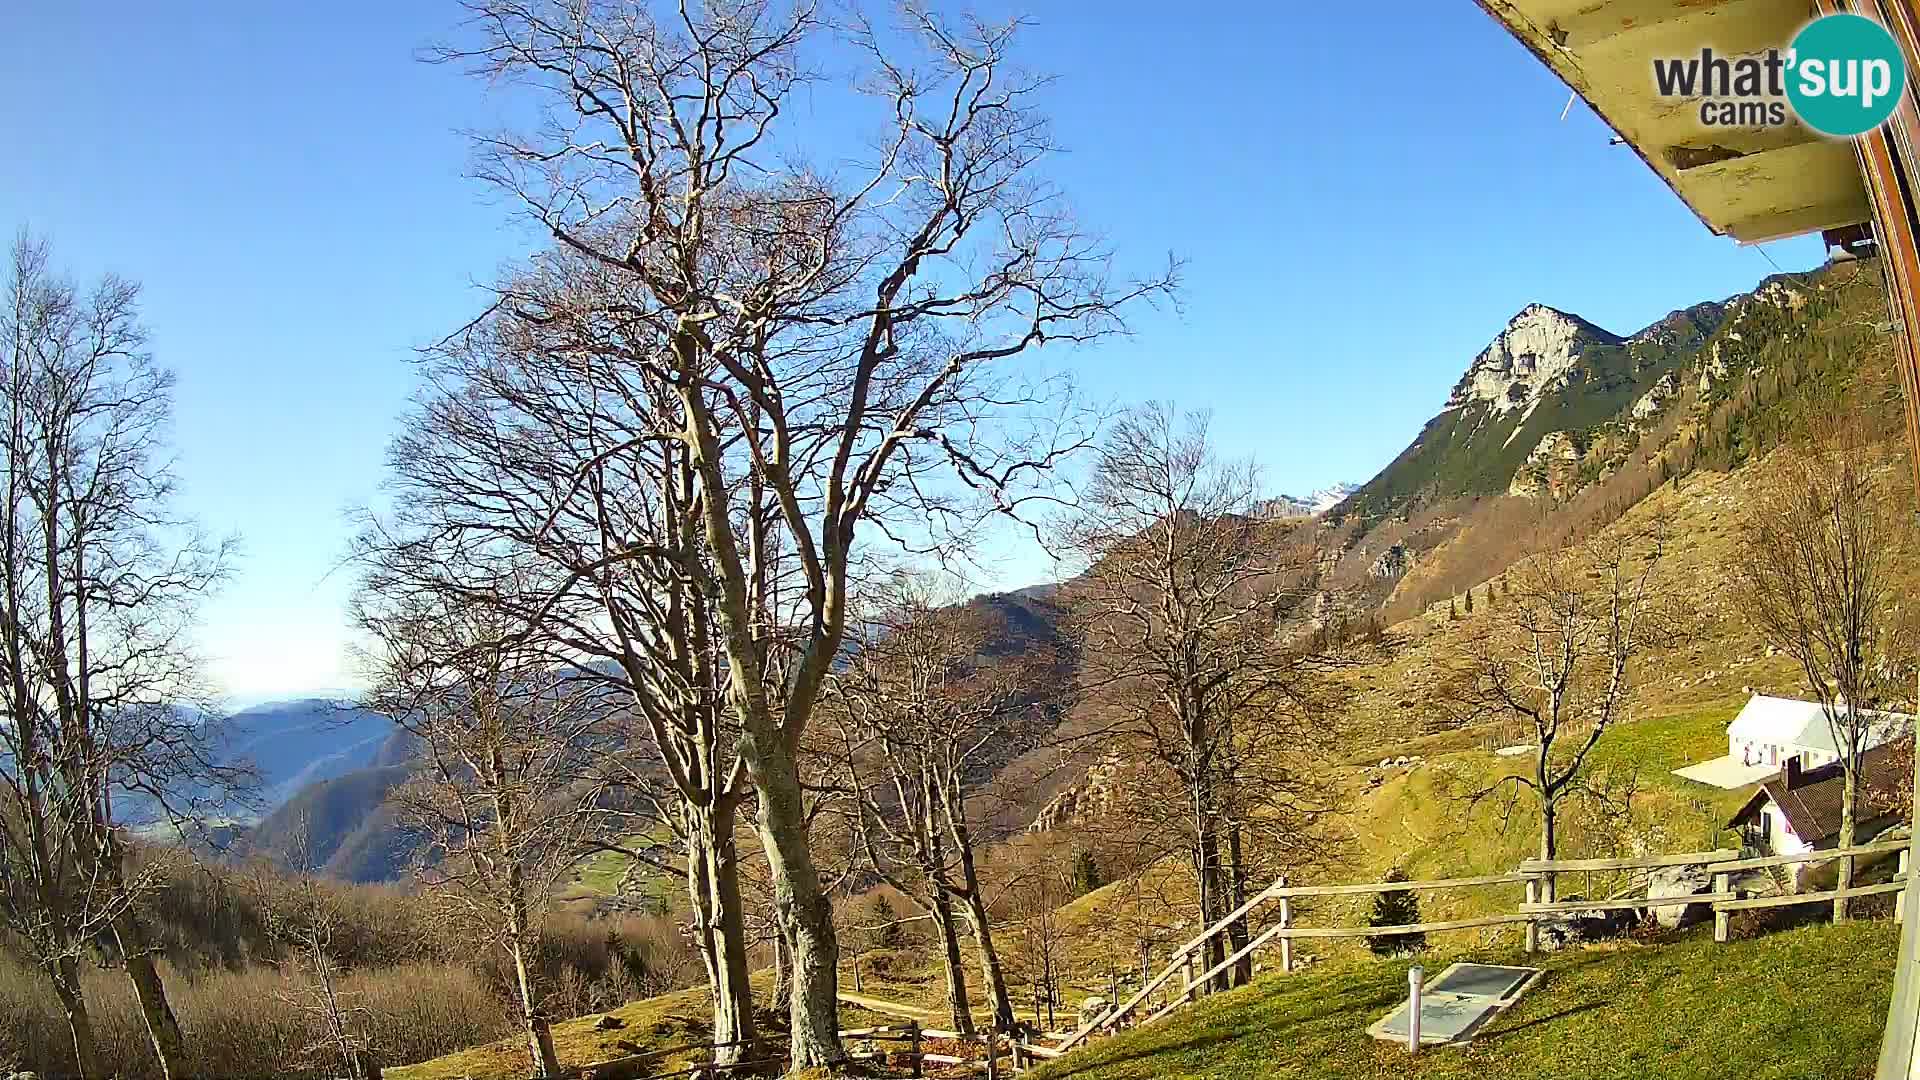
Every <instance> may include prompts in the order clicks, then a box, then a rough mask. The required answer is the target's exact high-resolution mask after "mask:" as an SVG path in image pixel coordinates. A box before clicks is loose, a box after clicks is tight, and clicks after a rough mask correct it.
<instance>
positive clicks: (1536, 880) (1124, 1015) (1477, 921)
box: [1056, 840, 1909, 1053]
mask: <svg viewBox="0 0 1920 1080" xmlns="http://www.w3.org/2000/svg"><path fill="white" fill-rule="evenodd" d="M1908 850H1909V842H1908V841H1906V840H1892V841H1884V842H1881V843H1876V844H1863V845H1858V846H1855V847H1851V848H1846V849H1844V850H1833V849H1830V850H1825V851H1810V852H1806V853H1804V854H1800V855H1771V856H1765V857H1761V858H1752V859H1742V858H1741V857H1740V853H1739V852H1738V851H1730V850H1726V849H1720V850H1716V851H1697V852H1686V853H1682V854H1677V855H1652V856H1644V857H1641V858H1633V859H1558V860H1552V861H1542V860H1537V859H1531V860H1528V861H1526V862H1523V863H1521V864H1520V866H1519V867H1518V868H1516V869H1515V870H1514V872H1513V873H1510V874H1493V875H1488V876H1485V877H1464V878H1441V879H1437V880H1430V881H1381V882H1369V883H1366V884H1358V885H1311V886H1290V885H1288V884H1287V879H1286V878H1284V877H1283V878H1281V879H1279V880H1278V881H1275V882H1274V883H1273V884H1272V885H1270V886H1268V887H1267V888H1266V889H1263V890H1262V891H1261V892H1260V893H1259V894H1258V895H1256V896H1254V897H1252V898H1251V899H1249V900H1248V901H1247V902H1246V903H1244V904H1241V905H1240V906H1239V907H1237V908H1235V909H1234V910H1233V911H1231V912H1229V913H1227V915H1226V916H1224V917H1223V918H1221V919H1220V920H1219V921H1218V922H1216V923H1214V924H1213V925H1212V926H1210V927H1208V928H1207V929H1206V930H1204V931H1202V932H1201V933H1200V934H1199V935H1197V936H1195V937H1194V938H1193V939H1192V940H1190V941H1188V942H1187V943H1186V944H1184V945H1182V946H1181V947H1180V948H1178V949H1176V950H1175V951H1174V952H1173V954H1172V956H1171V957H1170V959H1169V962H1168V963H1167V965H1166V966H1165V967H1163V968H1161V969H1160V971H1159V973H1158V974H1156V975H1154V976H1153V977H1152V978H1151V979H1149V980H1147V981H1146V982H1145V983H1144V984H1143V985H1142V986H1141V987H1140V989H1139V990H1138V991H1136V992H1135V993H1134V994H1133V996H1131V997H1129V998H1128V999H1127V1000H1126V1001H1124V1002H1121V1003H1120V1004H1119V1005H1118V1007H1116V1008H1113V1009H1110V1010H1109V1011H1108V1012H1106V1013H1105V1014H1104V1015H1102V1016H1100V1017H1099V1018H1097V1019H1095V1020H1093V1021H1091V1022H1089V1023H1087V1024H1086V1025H1084V1026H1082V1027H1081V1028H1080V1029H1079V1030H1077V1031H1075V1032H1074V1033H1073V1034H1072V1035H1070V1036H1068V1037H1067V1038H1066V1039H1065V1041H1064V1042H1062V1043H1061V1044H1060V1045H1059V1046H1058V1047H1057V1048H1056V1049H1057V1051H1058V1052H1062V1053H1063V1052H1065V1051H1067V1050H1071V1049H1073V1048H1074V1047H1076V1046H1079V1045H1080V1044H1082V1043H1084V1042H1085V1041H1087V1040H1088V1039H1089V1038H1091V1037H1093V1036H1094V1035H1097V1034H1101V1033H1104V1032H1110V1031H1113V1030H1115V1029H1117V1028H1120V1027H1122V1026H1134V1025H1133V1024H1129V1023H1128V1022H1129V1020H1131V1019H1133V1018H1134V1017H1135V1016H1136V1015H1137V1014H1139V1013H1140V1012H1142V1011H1143V1008H1144V1007H1146V1006H1147V1005H1148V1002H1149V1001H1150V1000H1151V999H1152V997H1153V995H1154V994H1155V993H1156V992H1158V991H1161V990H1162V988H1163V987H1166V986H1167V985H1168V984H1169V983H1171V982H1172V981H1173V979H1174V978H1175V976H1180V977H1181V978H1182V983H1181V986H1180V989H1179V990H1177V991H1174V992H1173V993H1172V994H1171V995H1170V1000H1166V1001H1164V1002H1163V1003H1162V1004H1161V1005H1160V1006H1159V1007H1158V1008H1155V1009H1153V1011H1151V1012H1148V1013H1146V1015H1145V1017H1144V1018H1143V1019H1139V1020H1138V1021H1136V1023H1138V1024H1150V1023H1153V1022H1154V1021H1155V1020H1158V1019H1160V1018H1161V1017H1163V1016H1166V1015H1167V1014H1169V1013H1171V1012H1173V1011H1175V1010H1177V1009H1179V1008H1180V1007H1181V1006H1183V1005H1186V1004H1188V1003H1190V1002H1191V1001H1192V1000H1193V999H1194V997H1195V995H1196V994H1198V993H1201V992H1202V991H1203V990H1204V988H1205V987H1206V986H1207V985H1208V984H1209V983H1210V982H1211V981H1212V980H1213V979H1214V978H1215V977H1216V976H1218V975H1219V974H1220V973H1222V972H1224V971H1227V970H1229V969H1230V968H1232V967H1233V966H1234V965H1235V964H1238V963H1239V962H1241V961H1242V960H1244V959H1245V958H1246V957H1248V956H1249V955H1251V954H1252V953H1254V952H1255V951H1256V950H1258V949H1261V948H1264V947H1265V946H1267V945H1269V944H1271V943H1273V942H1275V941H1278V942H1279V944H1280V969H1281V970H1282V971H1288V972H1290V971H1292V970H1293V969H1294V966H1295V964H1294V956H1293V942H1295V941H1297V940H1303V939H1317V940H1326V939H1338V938H1374V937H1384V936H1399V935H1403V934H1432V933H1444V932H1448V931H1454V930H1475V929H1482V928H1486V927H1493V926H1506V925H1519V926H1522V927H1523V928H1524V934H1525V946H1526V949H1527V951H1528V952H1533V951H1536V950H1538V948H1539V947H1540V929H1541V926H1542V925H1543V924H1545V923H1547V922H1549V921H1554V920H1555V917H1556V916H1563V915H1569V914H1575V913H1581V912H1597V911H1625V910H1630V909H1645V908H1656V907H1683V906H1685V907H1691V906H1695V905H1705V906H1711V907H1712V909H1713V914H1714V940H1715V941H1719V942H1725V941H1726V940H1728V937H1729V917H1730V916H1731V914H1732V913H1733V912H1736V911H1747V910H1753V909H1756V908H1773V907H1789V906H1798V905H1802V904H1815V903H1821V902H1829V903H1830V902H1832V901H1833V900H1836V899H1839V898H1841V897H1861V896H1878V895H1882V894H1888V893H1898V892H1899V891H1900V890H1902V889H1904V888H1905V887H1906V881H1907V858H1908V855H1907V853H1908ZM1895 852H1898V853H1899V856H1900V864H1899V871H1898V873H1897V874H1896V875H1895V877H1894V879H1893V880H1892V881H1888V882H1884V883H1879V884H1873V885H1860V886H1855V887H1853V888H1851V889H1847V890H1844V891H1842V890H1838V889H1830V890H1825V891H1821V892H1807V893H1789V894H1784V895H1779V896H1751V897H1750V896H1747V895H1745V894H1744V893H1743V892H1740V891H1738V890H1736V889H1735V888H1734V887H1733V883H1734V875H1736V874H1739V873H1743V872H1746V871H1751V870H1761V869H1767V868H1772V867H1781V866H1792V865H1796V864H1800V863H1810V862H1829V861H1831V860H1835V859H1848V860H1854V859H1859V858H1862V857H1867V856H1874V855H1889V854H1893V853H1895ZM1679 867H1700V868H1701V869H1703V870H1708V871H1710V872H1711V874H1712V878H1711V884H1710V886H1709V890H1710V891H1708V892H1702V893H1691V894H1686V895H1678V896H1669V897H1658V898H1652V899H1649V898H1648V897H1645V896H1622V897H1614V898H1611V899H1603V900H1586V899H1582V900H1569V901H1557V900H1555V899H1554V897H1556V896H1557V895H1558V889H1557V886H1558V884H1559V881H1560V879H1561V878H1562V877H1563V876H1566V875H1571V874H1580V873H1584V874H1589V875H1590V874H1593V873H1596V872H1623V871H1624V872H1634V871H1651V870H1658V869H1668V868H1679ZM1510 885H1520V886H1522V888H1523V892H1524V898H1523V900H1522V902H1521V903H1520V904H1519V905H1518V907H1517V908H1516V909H1515V910H1514V911H1512V912H1510V913H1501V914H1494V915H1484V916H1479V917H1476V918H1468V919H1446V920H1438V921H1433V922H1419V923H1404V924H1400V925H1396V926H1296V925H1295V924H1294V920H1293V916H1294V910H1293V901H1294V900H1296V899H1300V898H1306V897H1328V896H1365V895H1373V894H1379V893H1398V892H1426V891H1434V890H1442V889H1476V888H1497V887H1503V886H1510ZM1276 901H1277V902H1278V904H1279V910H1278V917H1277V919H1276V920H1275V922H1274V923H1273V925H1271V926H1269V927H1268V928H1267V929H1265V930H1263V931H1261V932H1260V933H1258V934H1256V935H1254V936H1253V937H1252V938H1251V939H1249V940H1248V942H1247V943H1246V944H1245V945H1243V946H1241V947H1239V948H1237V949H1235V950H1233V952H1232V953H1231V954H1229V955H1228V956H1227V957H1226V958H1225V959H1223V960H1221V961H1219V962H1218V963H1215V964H1214V965H1213V966H1212V967H1210V968H1208V969H1207V970H1206V971H1204V972H1202V973H1200V974H1197V975H1196V974H1195V973H1194V970H1193V969H1194V968H1195V966H1197V965H1196V963H1195V960H1196V958H1197V957H1199V956H1202V955H1205V953H1206V951H1207V950H1208V947H1209V946H1210V944H1211V943H1212V942H1213V941H1214V939H1216V938H1221V937H1224V936H1225V935H1226V934H1227V932H1228V928H1229V927H1231V926H1233V924H1234V923H1236V922H1237V921H1239V920H1240V919H1242V918H1245V917H1248V916H1250V915H1252V914H1253V913H1254V911H1255V910H1256V909H1258V908H1260V907H1262V906H1264V905H1267V904H1269V903H1273V902H1276ZM1895 911H1896V917H1897V913H1898V908H1897V907H1896V909H1895Z"/></svg>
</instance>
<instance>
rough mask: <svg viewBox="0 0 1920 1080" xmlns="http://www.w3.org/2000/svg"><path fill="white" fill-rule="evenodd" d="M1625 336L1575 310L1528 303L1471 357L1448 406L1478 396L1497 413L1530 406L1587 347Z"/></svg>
mask: <svg viewBox="0 0 1920 1080" xmlns="http://www.w3.org/2000/svg"><path fill="white" fill-rule="evenodd" d="M1625 340H1626V339H1624V338H1622V337H1620V336H1618V335H1616V334H1611V333H1608V332H1607V331H1605V330H1602V329H1600V328H1599V327H1597V326H1595V325H1593V324H1592V323H1590V322H1588V321H1587V320H1585V319H1582V318H1581V317H1579V316H1578V315H1569V314H1568V313H1566V312H1564V311H1561V310H1559V309H1558V308H1551V307H1548V306H1547V305H1545V304H1528V305H1527V306H1526V307H1524V308H1521V309H1520V313H1519V314H1518V315H1515V316H1514V317H1513V318H1512V319H1511V320H1509V321H1508V322H1507V326H1506V329H1504V330H1502V331H1501V332H1500V335H1499V336H1498V337H1496V338H1494V339H1493V342H1492V343H1491V344H1489V345H1488V346H1487V347H1486V348H1485V349H1483V350H1481V352H1480V355H1479V356H1476V357H1474V360H1473V363H1472V364H1471V365H1469V366H1468V367H1467V373H1466V374H1465V375H1463V376H1461V378H1460V382H1459V383H1458V384H1457V385H1455V386H1454V388H1453V394H1452V396H1450V397H1449V398H1448V399H1447V408H1449V409H1457V408H1460V407H1461V406H1464V405H1469V404H1472V403H1473V402H1476V401H1484V402H1487V403H1488V404H1490V405H1491V406H1492V407H1493V411H1494V412H1495V413H1498V414H1504V413H1508V412H1512V411H1514V410H1515V409H1525V408H1528V407H1530V406H1532V405H1533V404H1534V403H1536V402H1538V401H1539V400H1540V399H1541V398H1542V397H1544V396H1545V395H1546V394H1548V393H1550V392H1552V391H1554V390H1557V389H1559V388H1560V387H1563V386H1565V385H1566V384H1567V382H1568V379H1569V376H1571V375H1572V374H1573V373H1574V372H1575V371H1577V370H1578V369H1579V367H1580V358H1581V356H1582V354H1584V353H1585V352H1586V351H1587V350H1588V349H1590V348H1592V347H1594V346H1596V345H1619V344H1621V343H1622V342H1623V341H1625Z"/></svg>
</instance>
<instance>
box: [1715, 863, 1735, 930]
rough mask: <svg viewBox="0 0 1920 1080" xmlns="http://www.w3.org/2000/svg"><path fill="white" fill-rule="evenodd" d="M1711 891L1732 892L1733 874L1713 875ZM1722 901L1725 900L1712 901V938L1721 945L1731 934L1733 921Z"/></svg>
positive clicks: (1730, 913) (1731, 914)
mask: <svg viewBox="0 0 1920 1080" xmlns="http://www.w3.org/2000/svg"><path fill="white" fill-rule="evenodd" d="M1713 891H1714V892H1717V893H1729V892H1732V891H1733V875H1732V874H1728V873H1719V874H1715V875H1713ZM1724 903H1725V901H1723V900H1716V901H1714V903H1713V940H1715V941H1717V942H1719V943H1720V944H1722V945H1725V944H1726V943H1727V939H1728V937H1730V936H1731V934H1730V927H1731V926H1732V923H1733V913H1732V912H1730V911H1728V910H1727V909H1726V908H1724V907H1722V906H1721V905H1722V904H1724Z"/></svg>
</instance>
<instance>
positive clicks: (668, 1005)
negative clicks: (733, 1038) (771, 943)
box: [385, 972, 897, 1080]
mask: <svg viewBox="0 0 1920 1080" xmlns="http://www.w3.org/2000/svg"><path fill="white" fill-rule="evenodd" d="M765 974H766V973H764V972H763V973H761V976H757V977H756V979H755V983H754V990H755V992H756V993H757V994H758V993H763V992H765V991H766V990H767V986H766V985H765V978H764V976H765ZM609 1017H610V1018H611V1026H609V1024H608V1021H607V1018H609ZM710 1017H711V1013H710V1012H709V1011H708V1006H707V992H706V990H705V989H704V988H701V989H695V990H682V991H680V992H679V993H676V994H667V995H664V996H662V997H656V998H647V999H645V1000H643V1001H635V1002H631V1003H629V1004H627V1005H623V1006H621V1007H620V1008H617V1009H613V1010H611V1011H609V1012H606V1013H594V1014H593V1015H591V1016H583V1017H580V1018H579V1019H576V1020H569V1021H567V1022H565V1023H561V1024H555V1025H554V1028H553V1047H554V1052H555V1053H556V1054H558V1055H559V1058H560V1064H561V1065H563V1066H565V1067H568V1068H578V1067H579V1066H582V1065H591V1064H593V1063H595V1062H600V1061H610V1060H613V1059H615V1058H622V1057H629V1056H632V1055H635V1054H651V1053H655V1052H663V1053H662V1056H661V1057H659V1058H657V1059H654V1060H653V1062H652V1063H651V1064H650V1066H649V1069H650V1070H651V1072H650V1073H649V1074H647V1075H651V1074H658V1073H671V1072H676V1071H678V1070H680V1069H684V1068H687V1067H689V1066H691V1065H693V1064H694V1063H695V1062H696V1061H701V1060H705V1059H704V1057H703V1056H701V1055H698V1054H696V1053H695V1052H694V1051H692V1050H687V1051H685V1052H679V1053H674V1052H670V1051H672V1050H673V1048H675V1047H681V1046H692V1045H699V1044H704V1043H706V1042H708V1041H710V1040H711V1039H712V1037H713V1034H712V1030H713V1029H712V1025H711V1023H710ZM761 1022H762V1024H763V1025H764V1024H765V1022H766V1018H765V1017H763V1018H762V1021H761ZM896 1022H897V1021H895V1020H892V1019H890V1018H888V1017H884V1016H881V1015H880V1014H878V1013H873V1012H868V1011H867V1010H865V1009H860V1008H856V1007H853V1006H846V1007H843V1008H842V1009H841V1011H840V1026H841V1027H843V1028H850V1027H871V1026H874V1025H878V1024H889V1023H896ZM527 1059H528V1055H527V1046H526V1043H525V1042H524V1041H522V1040H521V1039H517V1038H516V1039H503V1040H501V1041H500V1042H497V1043H490V1044H488V1045H486V1046H477V1047H474V1048H473V1049H471V1050H463V1051H461V1052H459V1053H457V1054H449V1055H447V1056H446V1057H441V1058H435V1059H433V1060H431V1061H425V1062H421V1063H419V1064H415V1065H407V1066H404V1067H401V1068H392V1069H387V1070H385V1076H386V1077H387V1080H522V1078H523V1077H525V1076H526V1075H527V1071H528V1065H527Z"/></svg>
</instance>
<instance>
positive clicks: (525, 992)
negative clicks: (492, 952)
mask: <svg viewBox="0 0 1920 1080" xmlns="http://www.w3.org/2000/svg"><path fill="white" fill-rule="evenodd" d="M515 920H516V922H517V920H518V916H515ZM510 932H512V933H513V934H514V940H513V943H512V944H511V946H510V949H511V951H512V953H513V978H514V982H515V989H516V990H518V991H519V994H520V1015H521V1017H522V1019H523V1020H524V1021H525V1022H526V1030H527V1052H528V1053H529V1054H530V1055H531V1056H532V1058H533V1068H534V1075H535V1076H548V1077H552V1076H559V1075H560V1059H559V1058H558V1057H557V1056H556V1055H555V1054H554V1052H553V1028H552V1025H551V1023H550V1022H549V1021H548V1019H547V1014H546V1010H544V1009H542V1008H541V1007H540V999H539V998H538V997H537V996H535V993H534V989H533V974H532V972H531V971H530V970H529V968H528V966H527V949H526V946H525V944H524V943H523V942H522V941H521V940H520V937H519V932H518V928H517V927H516V929H514V930H512V931H510Z"/></svg>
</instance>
